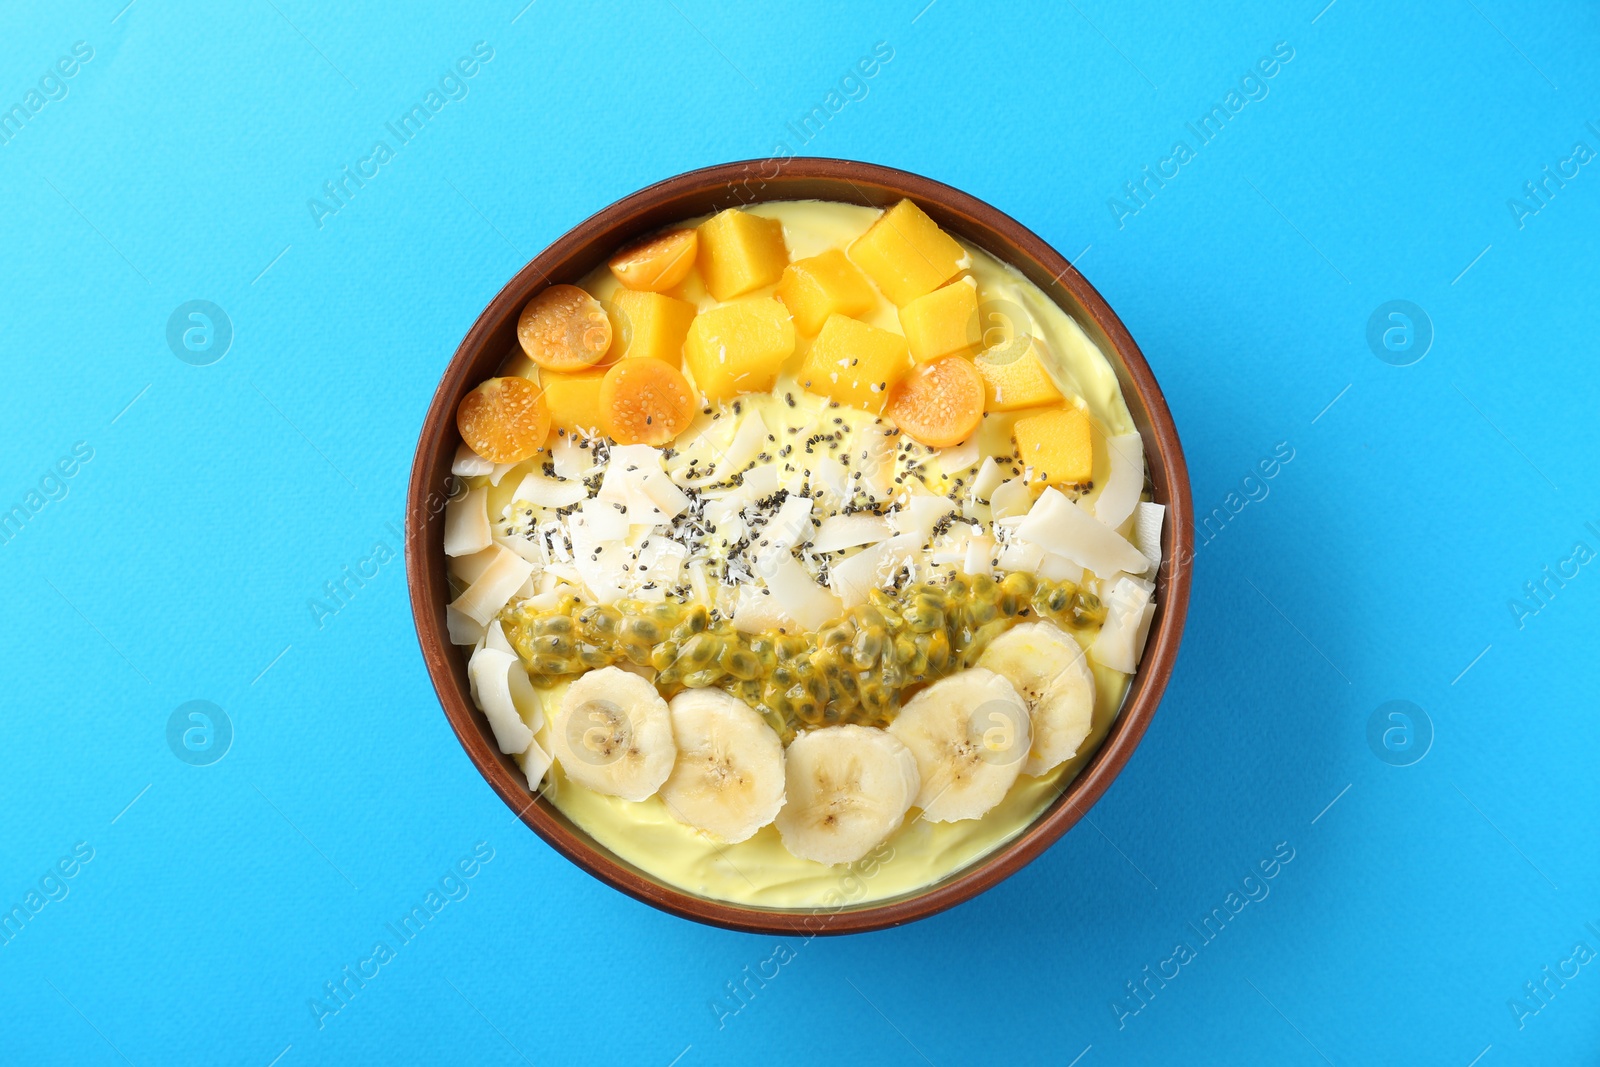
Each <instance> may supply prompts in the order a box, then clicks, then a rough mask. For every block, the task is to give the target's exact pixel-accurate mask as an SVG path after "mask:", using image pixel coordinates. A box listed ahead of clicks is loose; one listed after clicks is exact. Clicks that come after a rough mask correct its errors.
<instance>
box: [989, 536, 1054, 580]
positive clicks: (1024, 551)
mask: <svg viewBox="0 0 1600 1067" xmlns="http://www.w3.org/2000/svg"><path fill="white" fill-rule="evenodd" d="M993 558H994V559H995V560H996V561H997V562H996V563H995V567H996V568H998V569H999V570H1003V571H1006V572H1008V573H1009V572H1011V571H1022V572H1024V573H1026V574H1034V573H1037V572H1038V570H1039V564H1040V562H1042V561H1043V560H1044V549H1042V548H1040V547H1039V546H1038V545H1035V544H1030V543H1028V542H1027V541H1017V542H1014V543H1012V544H1009V545H1006V546H1004V547H1003V548H1001V549H1000V551H999V552H997V553H995V556H994V557H993Z"/></svg>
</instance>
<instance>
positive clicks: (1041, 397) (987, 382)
mask: <svg viewBox="0 0 1600 1067" xmlns="http://www.w3.org/2000/svg"><path fill="white" fill-rule="evenodd" d="M1040 344H1041V342H1039V341H1038V340H1037V339H1035V338H1032V337H1029V336H1027V335H1026V334H1024V335H1023V336H1021V337H1017V338H1014V339H1013V340H1011V341H1007V342H1006V343H1005V344H1001V345H995V346H994V347H993V348H986V349H984V350H983V351H982V352H980V353H979V354H978V356H977V357H976V358H975V359H974V360H973V361H972V365H973V366H975V367H977V368H978V373H979V374H980V375H982V376H983V392H984V402H983V410H985V411H1020V410H1022V409H1023V408H1036V407H1042V406H1044V405H1045V404H1056V403H1060V401H1061V399H1062V397H1061V390H1059V389H1057V388H1056V385H1055V382H1053V381H1051V380H1050V376H1049V375H1048V374H1046V373H1045V369H1044V364H1043V363H1041V362H1040V359H1041V357H1042V353H1041V350H1040V347H1039V346H1040Z"/></svg>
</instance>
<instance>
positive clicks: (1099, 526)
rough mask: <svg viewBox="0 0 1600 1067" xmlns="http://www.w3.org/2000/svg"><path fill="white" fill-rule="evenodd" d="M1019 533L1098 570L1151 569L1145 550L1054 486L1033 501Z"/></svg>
mask: <svg viewBox="0 0 1600 1067" xmlns="http://www.w3.org/2000/svg"><path fill="white" fill-rule="evenodd" d="M1017 534H1018V536H1020V537H1021V538H1022V539H1023V540H1024V541H1031V542H1033V543H1034V544H1036V545H1038V546H1039V547H1041V548H1043V549H1044V550H1045V551H1047V552H1054V553H1056V554H1057V555H1061V556H1066V557H1067V558H1068V559H1070V560H1072V562H1074V563H1076V564H1078V565H1079V566H1081V567H1083V568H1085V569H1087V570H1091V571H1094V572H1095V573H1096V574H1112V573H1114V572H1116V571H1127V572H1128V573H1129V574H1143V573H1145V572H1146V571H1148V570H1149V569H1150V561H1149V560H1148V559H1146V558H1145V555H1144V553H1143V552H1140V551H1139V550H1138V549H1137V548H1134V547H1133V545H1131V544H1129V543H1128V541H1127V539H1126V538H1124V537H1123V536H1122V535H1121V534H1119V533H1117V531H1115V530H1113V529H1112V528H1111V527H1109V526H1107V525H1106V524H1105V523H1103V522H1101V521H1100V520H1099V519H1096V518H1095V517H1094V516H1093V515H1091V514H1089V512H1088V511H1087V510H1086V509H1085V508H1083V507H1082V506H1080V505H1078V504H1076V503H1074V502H1072V501H1071V500H1068V499H1067V498H1066V497H1065V496H1064V495H1063V494H1062V493H1061V492H1060V491H1058V490H1056V489H1054V488H1050V489H1046V490H1045V491H1044V494H1043V495H1042V496H1040V497H1039V499H1038V500H1037V501H1036V502H1035V503H1034V505H1033V507H1032V508H1031V509H1030V510H1029V511H1028V517H1027V518H1026V519H1025V520H1023V523H1022V525H1021V527H1019V528H1018V530H1017Z"/></svg>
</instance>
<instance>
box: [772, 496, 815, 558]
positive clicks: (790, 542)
mask: <svg viewBox="0 0 1600 1067" xmlns="http://www.w3.org/2000/svg"><path fill="white" fill-rule="evenodd" d="M810 532H811V500H810V499H809V498H807V497H803V496H791V497H789V498H788V499H787V500H785V501H784V502H783V506H782V507H781V508H779V509H778V511H777V514H775V515H773V516H772V518H771V519H770V520H769V521H768V522H767V525H766V526H764V527H762V530H761V539H762V540H764V541H766V542H767V544H768V545H770V546H771V547H772V548H773V549H781V550H782V551H783V552H784V553H785V554H787V553H788V551H789V549H791V548H793V547H794V546H795V545H796V544H798V543H799V542H800V539H801V535H802V534H806V533H810Z"/></svg>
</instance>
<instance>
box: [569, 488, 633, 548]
mask: <svg viewBox="0 0 1600 1067" xmlns="http://www.w3.org/2000/svg"><path fill="white" fill-rule="evenodd" d="M577 513H578V514H579V515H581V516H582V522H583V523H584V525H586V526H587V527H588V528H589V532H590V533H591V534H593V535H594V538H595V539H596V540H598V541H621V540H623V539H624V538H626V537H627V536H628V511H627V509H626V508H619V507H617V505H615V504H613V503H609V502H608V501H604V500H599V499H596V498H593V497H591V498H590V499H588V500H585V501H584V502H583V503H582V504H580V505H578V512H577Z"/></svg>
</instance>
